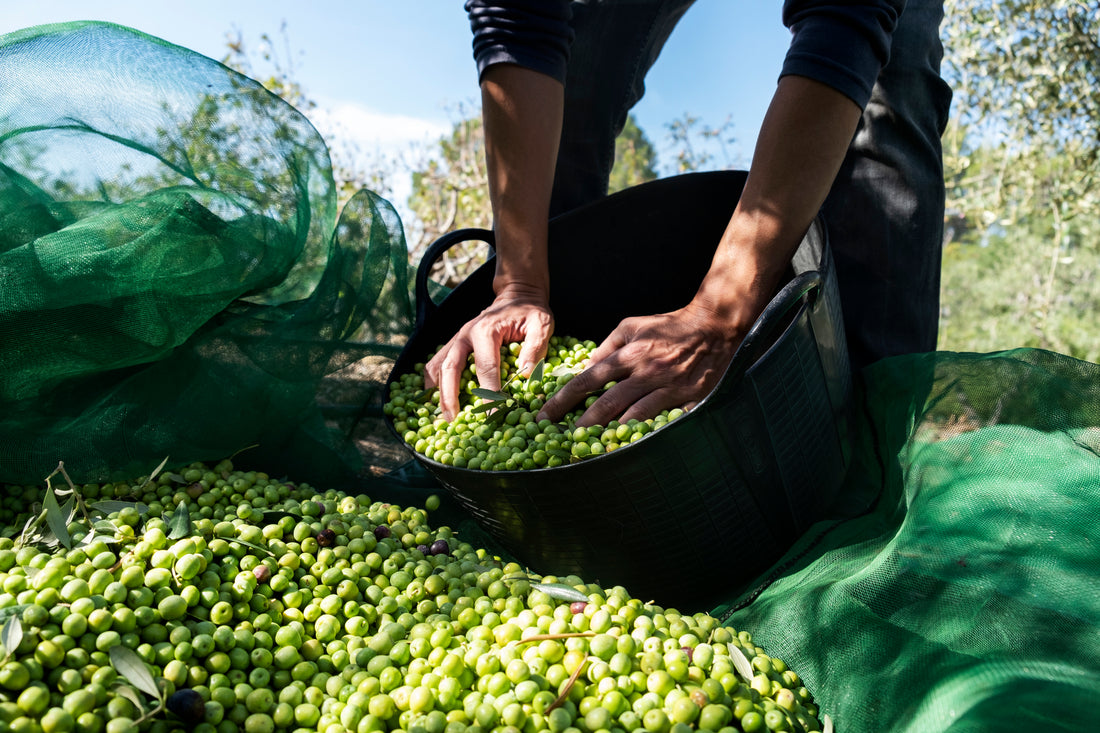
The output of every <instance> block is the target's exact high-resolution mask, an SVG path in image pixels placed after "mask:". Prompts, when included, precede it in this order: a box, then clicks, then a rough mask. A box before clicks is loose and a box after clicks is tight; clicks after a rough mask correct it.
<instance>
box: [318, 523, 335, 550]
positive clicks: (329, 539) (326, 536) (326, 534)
mask: <svg viewBox="0 0 1100 733" xmlns="http://www.w3.org/2000/svg"><path fill="white" fill-rule="evenodd" d="M317 544H318V545H320V546H321V547H332V546H333V545H335V544H336V533H335V532H333V531H332V530H331V529H328V528H327V527H326V528H325V529H322V530H321V531H320V532H318V533H317Z"/></svg>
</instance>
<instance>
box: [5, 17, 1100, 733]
mask: <svg viewBox="0 0 1100 733" xmlns="http://www.w3.org/2000/svg"><path fill="white" fill-rule="evenodd" d="M0 88H2V89H4V93H3V94H2V95H0V483H13V484H30V483H39V482H41V481H42V479H43V477H44V476H45V475H46V474H48V473H49V472H50V471H51V470H52V469H53V468H54V467H55V466H56V465H57V462H58V460H59V459H63V460H64V461H65V464H66V467H67V468H68V470H69V471H70V473H71V474H72V475H73V476H74V477H75V478H77V479H78V480H82V481H101V480H109V479H110V478H111V477H112V476H127V477H133V476H137V475H142V474H145V473H147V472H148V471H149V470H150V469H151V468H152V467H153V466H155V465H157V464H158V463H159V462H160V461H161V459H163V458H164V457H165V456H170V457H171V459H172V461H173V462H174V463H180V464H183V463H187V462H190V461H193V460H217V459H220V458H224V457H226V456H227V455H230V454H233V453H235V452H237V451H239V450H241V449H244V448H249V447H250V446H254V447H251V448H250V449H249V450H247V451H246V452H245V453H244V454H242V455H243V456H244V457H245V458H246V459H247V460H248V461H251V462H253V463H255V465H257V466H260V467H262V468H263V470H267V471H269V472H272V473H276V472H279V471H282V472H284V473H285V474H286V475H289V476H295V477H299V478H300V480H309V481H310V482H311V483H314V484H315V485H328V486H331V487H333V488H342V487H343V486H346V485H349V484H354V485H355V486H356V487H357V488H359V489H361V490H367V491H371V492H376V493H377V495H378V496H379V497H380V498H388V499H389V500H391V501H395V502H398V503H405V504H408V503H419V502H420V501H421V500H422V499H423V498H424V497H425V496H426V495H427V493H428V492H432V491H436V490H438V487H437V485H435V484H434V483H433V482H432V480H431V479H430V477H428V476H426V475H425V474H423V473H422V472H420V471H418V470H417V469H416V468H414V467H411V465H410V466H406V467H404V468H402V469H400V470H398V471H393V472H390V473H385V474H382V475H375V474H372V473H371V472H369V471H366V470H364V469H365V468H369V467H370V466H369V464H370V463H371V462H372V457H371V455H370V454H369V453H368V454H366V455H364V454H363V453H362V452H361V451H359V450H357V449H356V447H355V446H354V445H353V443H352V442H351V440H350V439H349V433H348V431H347V430H346V429H345V430H344V431H340V430H334V429H333V427H332V424H331V423H326V420H325V416H324V415H323V414H322V411H321V408H320V406H319V403H318V399H317V394H318V389H319V386H320V385H321V382H322V380H324V379H325V377H326V376H328V375H331V374H333V373H334V372H336V371H337V370H339V369H341V368H343V367H346V366H347V365H349V364H354V363H356V362H360V361H363V360H367V361H371V360H373V361H374V362H376V363H377V364H379V365H381V366H380V368H379V369H376V370H375V373H376V376H374V377H373V378H368V379H367V380H366V381H365V384H366V388H367V391H366V393H365V394H364V395H363V396H362V400H361V404H360V405H359V407H358V408H357V411H356V413H355V415H354V416H353V418H354V419H353V420H352V423H354V424H356V425H361V424H363V423H365V422H372V421H373V422H378V423H380V421H381V419H382V418H381V404H382V401H383V398H384V395H383V394H382V388H383V385H384V382H385V379H386V376H387V370H386V369H385V365H386V364H388V363H392V360H393V359H394V358H395V357H396V356H397V355H398V354H399V352H400V349H401V347H402V345H403V344H404V342H405V340H406V339H407V338H408V336H409V334H410V331H411V329H412V328H413V308H412V302H413V301H412V297H411V293H410V276H409V266H408V260H407V258H408V253H407V250H406V245H405V241H404V236H403V233H402V229H401V223H400V221H399V219H398V217H397V216H396V214H395V212H394V210H393V208H392V207H391V206H390V205H389V203H387V202H386V201H385V200H384V199H382V198H380V197H378V196H377V195H375V194H373V193H371V192H370V191H362V192H360V193H359V194H358V195H357V196H356V197H355V198H353V199H352V200H351V201H350V202H349V203H348V204H347V205H345V207H344V208H343V209H342V210H341V211H339V212H337V204H336V190H335V184H334V182H333V176H332V168H331V163H330V160H329V157H328V151H327V148H326V147H325V144H324V142H323V140H322V139H321V138H320V136H319V135H318V134H317V132H316V131H315V130H314V129H313V128H312V127H311V126H310V125H309V123H308V122H307V121H306V120H305V118H304V117H302V116H301V115H300V114H299V113H298V112H296V111H295V110H294V109H293V108H292V107H290V106H289V105H287V104H285V103H284V102H283V101H282V100H280V99H278V98H277V97H275V96H273V95H271V94H270V93H268V92H267V91H265V90H264V89H263V87H262V86H261V85H260V84H258V83H257V82H255V81H253V80H250V79H248V78H246V77H244V76H241V75H240V74H237V73H235V72H233V71H232V70H230V69H227V68H226V67H224V66H222V65H221V64H219V63H217V62H215V61H213V60H211V59H208V58H205V57H203V56H201V55H198V54H195V53H193V52H191V51H188V50H186V49H183V48H180V47H177V46H173V45H170V44H167V43H165V42H163V41H160V40H158V39H155V38H151V37H149V36H146V35H144V34H141V33H139V32H137V31H134V30H131V29H128V28H124V27H121V26H117V25H111V24H104V23H73V24H64V25H57V26H43V27H38V28H31V29H27V30H24V31H20V32H17V33H13V34H9V35H7V36H3V37H0ZM856 399H857V401H858V405H859V408H860V409H859V419H858V421H857V425H856V428H855V436H856V442H855V446H854V451H853V456H854V458H853V465H852V467H851V469H850V470H849V473H848V476H847V480H846V483H845V486H844V490H843V491H842V492H841V493H840V496H839V499H838V500H837V502H836V504H835V506H833V507H832V508H831V510H830V512H829V513H828V516H827V517H826V518H825V519H823V520H821V521H820V522H818V523H816V524H815V525H814V526H813V527H812V528H811V529H810V530H809V531H808V532H806V533H805V534H804V535H803V536H802V537H800V538H798V540H797V542H796V543H795V544H794V546H793V547H792V549H791V550H790V552H788V553H787V555H786V556H785V557H784V558H783V559H782V560H781V561H780V562H779V563H777V564H776V565H775V566H774V567H773V568H771V569H770V570H768V571H767V572H766V573H764V574H763V575H761V576H760V577H757V578H754V579H751V580H749V581H748V582H746V583H745V584H744V585H743V586H742V587H738V588H730V589H729V593H728V598H729V600H728V602H726V603H724V604H722V605H720V606H719V607H717V608H714V609H712V612H713V613H715V614H716V615H718V616H719V617H720V618H722V619H724V620H725V621H726V622H728V623H730V624H732V625H734V626H735V627H737V628H739V629H746V630H750V631H752V633H753V634H754V637H755V638H756V640H757V642H758V643H760V644H762V645H763V646H764V647H765V648H767V649H768V650H769V653H772V654H774V655H776V656H779V657H781V658H783V659H784V660H785V661H787V663H788V664H789V665H790V666H791V668H793V669H796V670H798V671H799V673H800V674H801V675H802V676H803V678H804V679H805V681H806V684H807V686H808V687H809V688H810V690H811V691H812V692H813V694H814V696H815V698H816V699H817V700H818V702H819V703H820V704H821V707H822V711H823V712H825V713H828V714H829V715H830V716H831V717H832V718H833V720H834V721H835V722H836V724H837V729H838V730H840V731H850V732H856V731H858V732H869V731H887V730H889V731H895V732H913V733H916V732H918V731H919V732H924V731H928V732H932V731H952V733H962V732H964V731H991V730H1044V731H1085V730H1093V729H1094V728H1095V721H1094V718H1095V711H1096V710H1097V709H1100V662H1098V661H1097V660H1100V583H1098V577H1100V529H1098V527H1100V516H1098V515H1100V512H1098V510H1097V507H1098V506H1100V502H1098V499H1097V495H1098V493H1100V460H1098V450H1100V427H1098V426H1100V366H1097V365H1095V364H1091V363H1087V362H1081V361H1077V360H1074V359H1071V358H1070V357H1067V356H1063V355H1059V354H1054V353H1050V352H1046V351H1040V350H1026V349H1021V350H1017V351H1008V352H1002V353H996V354H954V353H933V354H922V355H915V356H909V357H898V358H895V359H890V360H887V361H884V362H880V363H879V364H876V365H874V366H872V367H870V368H869V369H867V370H865V371H864V372H863V373H862V374H861V376H860V379H859V384H858V388H857V398H856ZM444 516H445V515H444ZM450 519H453V520H454V522H455V523H461V522H462V521H463V518H462V517H461V516H457V515H455V516H452V517H450ZM467 524H468V523H467ZM463 531H466V532H467V534H466V536H467V537H468V538H470V539H471V541H480V542H482V543H483V544H485V545H491V542H489V540H488V537H487V535H484V534H482V533H479V532H478V531H477V529H476V528H475V527H472V526H469V527H468V528H467V529H464V530H463ZM655 541H658V540H655ZM723 561H724V562H728V563H731V564H736V562H737V558H725V559H724V560H723ZM700 562H706V563H713V562H715V558H700Z"/></svg>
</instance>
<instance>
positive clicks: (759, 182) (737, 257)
mask: <svg viewBox="0 0 1100 733" xmlns="http://www.w3.org/2000/svg"><path fill="white" fill-rule="evenodd" d="M859 117H860V109H859V107H858V106H857V105H856V104H855V103H854V102H853V101H852V100H851V99H849V98H848V97H847V96H845V95H843V94H841V93H840V92H837V91H835V90H833V89H831V88H830V87H827V86H825V85H824V84H821V83H819V82H815V81H813V80H810V79H807V78H805V77H799V76H785V77H783V78H782V79H781V80H780V82H779V86H778V87H777V89H776V93H775V96H774V97H773V99H772V103H771V105H770V107H769V108H768V113H767V115H766V116H765V119H764V123H763V125H762V126H761V130H760V135H759V137H758V139H757V145H756V150H755V152H754V155H753V161H752V166H751V168H750V171H749V176H748V179H747V180H746V183H745V189H744V191H743V192H742V195H741V198H740V200H739V202H738V204H737V207H736V209H735V211H734V213H733V216H732V217H731V219H730V223H729V225H728V226H727V228H726V230H725V233H724V234H723V236H722V240H721V242H720V243H719V246H718V249H717V251H716V252H715V255H714V259H713V261H712V264H711V268H710V270H709V271H708V273H707V275H706V277H705V278H704V280H703V283H702V285H701V286H700V288H699V291H698V293H697V295H696V297H695V301H694V302H695V303H696V304H697V305H699V306H701V307H703V308H705V309H707V310H711V311H713V312H715V313H716V314H718V315H719V316H720V317H721V318H722V320H723V321H724V322H726V323H728V324H729V326H730V329H731V330H730V334H729V335H730V336H731V338H732V339H734V340H737V341H739V340H740V338H742V337H743V336H744V334H745V333H746V332H747V331H748V329H749V328H750V327H751V326H752V323H753V322H754V321H755V320H756V318H757V316H758V315H759V314H760V312H761V311H762V310H763V309H764V307H765V306H766V305H767V303H768V301H769V300H770V298H771V297H772V295H773V294H774V292H775V289H776V288H777V287H778V286H779V284H780V281H781V279H782V277H783V274H784V273H785V272H786V270H787V266H788V265H789V263H790V261H791V257H792V256H793V255H794V252H795V250H796V249H797V248H798V245H799V243H800V242H801V240H802V237H803V236H804V235H805V233H806V230H807V229H808V228H809V226H810V223H811V222H812V221H813V218H814V217H815V216H816V215H817V212H818V210H819V209H820V208H821V205H822V203H823V202H824V201H825V197H826V196H827V195H828V193H829V189H830V187H831V186H832V183H833V180H834V179H835V178H836V174H837V171H838V170H839V169H840V165H841V163H842V162H843V160H844V156H845V153H846V151H847V149H848V146H849V144H850V143H851V140H852V136H853V135H854V134H855V129H856V125H857V124H858V122H859Z"/></svg>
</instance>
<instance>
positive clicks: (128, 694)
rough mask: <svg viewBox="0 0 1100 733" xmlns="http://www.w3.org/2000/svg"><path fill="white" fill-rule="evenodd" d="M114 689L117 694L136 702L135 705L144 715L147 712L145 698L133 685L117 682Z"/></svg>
mask: <svg viewBox="0 0 1100 733" xmlns="http://www.w3.org/2000/svg"><path fill="white" fill-rule="evenodd" d="M114 691H115V694H116V695H118V696H119V697H124V698H126V699H127V700H129V701H130V702H132V703H133V704H134V707H135V708H137V709H138V711H140V712H141V714H142V715H144V714H145V699H144V698H143V697H142V696H141V695H139V694H138V691H137V690H135V689H134V688H133V687H131V686H130V685H124V684H122V683H121V682H116V683H115V687H114Z"/></svg>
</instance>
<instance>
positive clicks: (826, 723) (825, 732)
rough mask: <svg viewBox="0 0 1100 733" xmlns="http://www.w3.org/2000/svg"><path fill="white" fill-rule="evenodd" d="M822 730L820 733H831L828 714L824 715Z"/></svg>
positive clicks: (831, 723)
mask: <svg viewBox="0 0 1100 733" xmlns="http://www.w3.org/2000/svg"><path fill="white" fill-rule="evenodd" d="M823 726H824V727H823V730H822V731H821V733H833V719H832V718H830V717H829V714H828V713H825V719H824V721H823Z"/></svg>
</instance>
